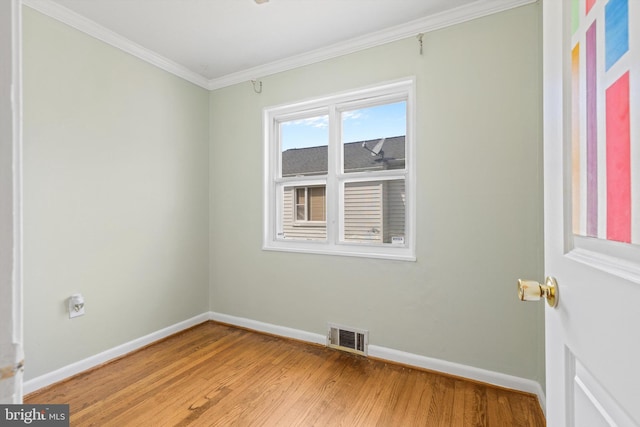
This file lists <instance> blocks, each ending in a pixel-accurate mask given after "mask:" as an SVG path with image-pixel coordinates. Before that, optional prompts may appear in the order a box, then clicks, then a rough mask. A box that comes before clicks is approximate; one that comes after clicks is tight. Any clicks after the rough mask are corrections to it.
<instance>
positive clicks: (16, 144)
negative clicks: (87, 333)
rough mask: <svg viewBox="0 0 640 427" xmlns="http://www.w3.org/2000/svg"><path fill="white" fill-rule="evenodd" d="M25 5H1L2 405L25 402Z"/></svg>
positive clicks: (0, 238) (0, 379)
mask: <svg viewBox="0 0 640 427" xmlns="http://www.w3.org/2000/svg"><path fill="white" fill-rule="evenodd" d="M20 47H21V46H20V2H19V0H11V1H6V0H2V1H0V403H21V402H22V369H21V366H22V363H23V362H22V360H23V358H22V314H21V311H22V302H21V295H22V288H21V283H22V279H21V261H20V260H21V242H22V239H21V209H20V206H21V203H20V200H21V195H20V194H21V190H20V169H21V166H20V163H21V159H20V140H21V137H20V133H21V132H20V129H21V125H20V117H21V113H20V111H21V110H20V60H19V58H20Z"/></svg>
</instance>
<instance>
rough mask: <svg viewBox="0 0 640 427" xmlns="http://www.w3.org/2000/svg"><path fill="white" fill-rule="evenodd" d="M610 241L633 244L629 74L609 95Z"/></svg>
mask: <svg viewBox="0 0 640 427" xmlns="http://www.w3.org/2000/svg"><path fill="white" fill-rule="evenodd" d="M606 98H607V100H606V114H607V118H606V125H607V132H606V134H607V239H608V240H616V241H618V242H626V243H631V133H630V123H629V72H628V71H627V72H626V73H625V74H624V75H623V76H622V77H620V78H619V79H618V80H617V81H616V82H615V83H613V84H612V85H611V86H609V88H608V89H607V92H606Z"/></svg>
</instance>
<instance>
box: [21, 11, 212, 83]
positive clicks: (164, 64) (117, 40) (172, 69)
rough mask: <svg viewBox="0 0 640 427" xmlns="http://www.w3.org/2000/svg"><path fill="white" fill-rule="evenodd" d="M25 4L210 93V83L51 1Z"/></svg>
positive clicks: (198, 75) (196, 74)
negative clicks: (208, 90)
mask: <svg viewBox="0 0 640 427" xmlns="http://www.w3.org/2000/svg"><path fill="white" fill-rule="evenodd" d="M22 4H24V5H25V6H28V7H30V8H32V9H34V10H37V11H38V12H40V13H43V14H45V15H47V16H49V17H51V18H53V19H56V20H58V21H60V22H62V23H64V24H67V25H69V26H70V27H72V28H75V29H76V30H79V31H81V32H83V33H85V34H88V35H90V36H92V37H94V38H96V39H98V40H100V41H103V42H105V43H107V44H110V45H111V46H113V47H115V48H118V49H120V50H122V51H124V52H127V53H129V54H131V55H133V56H135V57H137V58H140V59H142V60H143V61H146V62H148V63H150V64H152V65H155V66H156V67H158V68H160V69H162V70H164V71H167V72H169V73H171V74H174V75H176V76H178V77H180V78H182V79H184V80H186V81H188V82H191V83H193V84H195V85H198V86H200V87H202V88H205V89H207V88H208V86H209V80H208V79H207V78H205V77H203V76H201V75H200V74H198V73H195V72H193V71H191V70H189V69H188V68H186V67H184V66H182V65H180V64H178V63H177V62H174V61H172V60H170V59H168V58H165V57H164V56H162V55H159V54H158V53H156V52H154V51H152V50H150V49H147V48H145V47H142V46H140V45H139V44H137V43H134V42H132V41H131V40H129V39H127V38H125V37H123V36H121V35H119V34H118V33H115V32H113V31H111V30H109V29H107V28H105V27H103V26H101V25H99V24H97V23H96V22H95V21H92V20H90V19H88V18H85V17H84V16H82V15H80V14H78V13H76V12H73V11H72V10H70V9H67V8H66V7H64V6H61V5H59V4H58V3H55V2H52V1H49V0H22Z"/></svg>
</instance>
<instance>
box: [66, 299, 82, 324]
mask: <svg viewBox="0 0 640 427" xmlns="http://www.w3.org/2000/svg"><path fill="white" fill-rule="evenodd" d="M78 316H84V298H83V297H82V295H81V294H73V295H71V296H70V297H69V319H73V318H74V317H78Z"/></svg>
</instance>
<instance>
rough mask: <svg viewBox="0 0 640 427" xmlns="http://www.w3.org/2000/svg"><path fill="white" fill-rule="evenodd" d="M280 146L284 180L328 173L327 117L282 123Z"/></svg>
mask: <svg viewBox="0 0 640 427" xmlns="http://www.w3.org/2000/svg"><path fill="white" fill-rule="evenodd" d="M280 143H281V147H282V153H281V155H282V157H281V160H282V176H283V177H286V176H304V175H325V174H326V173H327V146H328V144H329V117H328V116H327V115H324V116H317V117H310V118H306V119H300V120H291V121H287V122H281V123H280Z"/></svg>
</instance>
